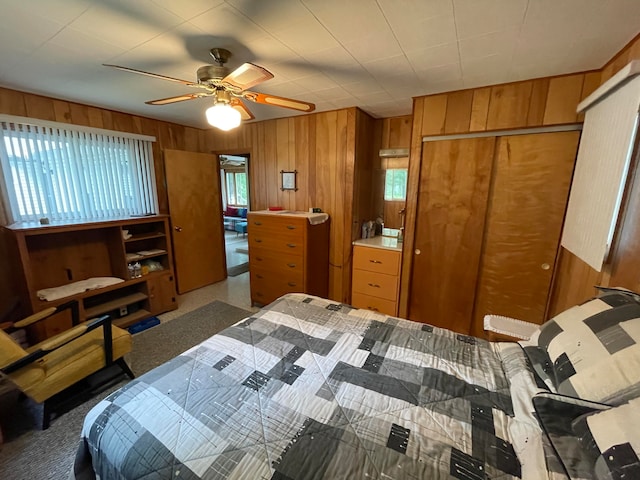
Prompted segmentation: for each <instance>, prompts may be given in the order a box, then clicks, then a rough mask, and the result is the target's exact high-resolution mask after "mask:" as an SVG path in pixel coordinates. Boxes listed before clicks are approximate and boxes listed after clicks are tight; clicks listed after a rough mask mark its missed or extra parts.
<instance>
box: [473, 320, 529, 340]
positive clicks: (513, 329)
mask: <svg viewBox="0 0 640 480" xmlns="http://www.w3.org/2000/svg"><path fill="white" fill-rule="evenodd" d="M538 328H540V325H538V324H536V323H531V322H525V321H524V320H518V319H517V318H511V317H504V316H502V315H485V316H484V329H485V330H487V331H489V332H495V333H501V334H502V335H508V336H510V337H514V338H519V339H521V340H529V339H530V338H531V335H533V334H534V332H535V331H536V330H538Z"/></svg>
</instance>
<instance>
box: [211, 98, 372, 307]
mask: <svg viewBox="0 0 640 480" xmlns="http://www.w3.org/2000/svg"><path fill="white" fill-rule="evenodd" d="M375 122H376V121H375V120H374V119H372V118H371V117H370V116H369V115H367V114H366V113H364V112H362V111H361V110H359V109H357V108H348V109H343V110H336V111H331V112H323V113H317V114H312V115H305V116H299V117H292V118H285V119H277V120H267V121H264V122H257V123H249V124H246V125H243V126H241V127H240V128H237V129H235V130H233V131H231V132H226V133H222V132H217V131H213V130H209V131H207V132H206V134H205V138H206V140H205V143H206V144H207V145H209V146H210V149H211V150H213V151H216V153H249V154H250V155H251V158H250V160H249V175H250V185H251V209H252V210H263V209H266V208H268V207H269V206H274V205H278V206H282V207H284V208H286V209H291V210H308V209H309V208H311V207H319V208H321V209H322V210H323V211H325V212H327V213H328V214H329V215H330V217H331V229H330V249H329V263H330V266H329V297H330V298H332V299H334V300H338V301H342V302H348V301H349V300H350V292H351V242H352V241H353V240H355V239H356V238H358V232H359V224H360V222H361V221H362V220H364V219H368V218H371V215H372V201H371V187H370V185H371V172H372V165H373V161H374V159H375V157H376V156H377V150H376V149H375V146H376V143H375V142H371V138H372V137H373V136H374V132H375V131H376V123H375ZM281 170H297V171H298V174H297V188H298V190H297V191H293V190H286V191H281V190H280V183H281V182H280V171H281Z"/></svg>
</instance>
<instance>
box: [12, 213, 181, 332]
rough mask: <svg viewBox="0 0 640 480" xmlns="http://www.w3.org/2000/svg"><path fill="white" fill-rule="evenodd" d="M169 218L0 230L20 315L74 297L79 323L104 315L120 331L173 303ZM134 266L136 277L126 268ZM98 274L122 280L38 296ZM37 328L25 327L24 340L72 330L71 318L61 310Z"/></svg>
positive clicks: (173, 290) (98, 276)
mask: <svg viewBox="0 0 640 480" xmlns="http://www.w3.org/2000/svg"><path fill="white" fill-rule="evenodd" d="M168 218H169V217H168V216H167V215H153V216H148V217H140V218H127V219H119V220H110V221H104V222H94V223H78V224H49V225H38V224H32V225H26V226H25V225H11V226H8V227H4V232H3V233H5V234H6V235H5V238H6V240H7V241H8V245H7V246H8V248H9V249H10V251H11V252H13V253H14V255H12V257H13V259H14V262H13V265H12V268H13V271H14V272H15V278H16V281H17V283H18V285H19V290H20V292H21V300H22V303H23V305H24V306H25V311H24V314H25V315H28V314H31V313H34V312H38V311H40V310H44V309H46V308H48V307H51V306H56V305H60V304H62V303H65V302H68V301H70V300H77V301H78V305H79V314H80V321H81V322H82V321H85V320H87V319H90V318H94V317H96V316H99V315H103V314H110V315H111V316H112V318H113V319H114V321H113V323H114V324H115V325H118V326H120V327H125V328H126V327H128V326H130V325H132V324H133V323H136V322H137V321H140V320H143V319H145V318H148V317H150V316H152V315H157V314H159V313H162V312H166V311H168V310H173V309H175V308H177V303H176V293H175V282H174V273H173V259H172V252H171V241H170V238H169V237H168V231H169V225H168ZM135 263H138V264H139V265H140V274H141V275H140V276H136V275H132V274H131V273H130V272H131V271H135V270H133V269H130V268H129V265H131V264H135ZM132 276H133V278H132ZM101 277H114V278H117V279H121V280H122V281H120V282H118V283H113V284H111V285H108V286H105V287H103V288H97V289H92V290H87V291H81V292H77V293H73V294H71V295H67V296H64V297H62V298H55V299H53V300H43V299H42V298H40V297H41V296H42V291H43V290H45V289H52V288H57V287H68V286H70V285H73V284H75V283H76V282H78V281H83V280H88V279H94V278H101ZM45 291H46V290H45ZM38 292H41V295H38ZM36 325H37V326H35V327H34V328H32V329H31V330H30V331H29V332H28V334H29V341H30V343H34V342H37V341H41V340H43V339H45V338H48V337H50V336H53V335H55V334H57V333H60V332H61V331H64V330H66V329H68V328H71V326H72V321H71V317H70V315H68V313H67V312H61V313H60V314H59V315H54V316H52V317H50V318H48V319H46V320H44V321H42V322H38V323H37V324H36Z"/></svg>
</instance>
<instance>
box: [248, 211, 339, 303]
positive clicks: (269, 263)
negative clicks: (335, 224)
mask: <svg viewBox="0 0 640 480" xmlns="http://www.w3.org/2000/svg"><path fill="white" fill-rule="evenodd" d="M247 223H248V225H247V227H248V229H247V233H248V234H249V272H250V278H251V302H252V303H253V304H256V305H266V304H268V303H270V302H272V301H274V300H275V299H276V298H278V297H280V296H282V295H284V294H285V293H291V292H302V293H309V294H311V295H317V296H319V297H326V296H327V291H328V284H329V218H328V216H327V215H326V214H312V213H306V212H291V211H284V212H270V211H256V212H249V214H248V216H247Z"/></svg>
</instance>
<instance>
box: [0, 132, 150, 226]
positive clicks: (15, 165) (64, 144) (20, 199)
mask: <svg viewBox="0 0 640 480" xmlns="http://www.w3.org/2000/svg"><path fill="white" fill-rule="evenodd" d="M147 138H148V137H147ZM0 170H1V174H2V178H1V179H0V180H2V181H1V182H0V188H2V193H3V197H4V200H5V202H8V204H9V206H10V209H9V212H8V214H9V216H10V217H11V218H10V221H11V222H31V221H38V220H39V219H41V218H43V217H46V218H48V219H50V220H51V221H73V222H82V221H99V220H106V219H110V218H121V217H126V216H130V215H146V214H152V213H157V211H158V200H157V194H156V187H155V185H156V182H155V176H154V166H153V155H152V150H151V141H150V140H148V139H145V138H140V137H136V136H126V134H125V135H124V136H120V135H118V132H109V131H105V130H97V129H96V130H95V131H94V130H91V129H87V128H78V129H74V128H73V126H70V125H67V124H54V123H52V122H43V124H33V123H31V122H30V123H19V122H12V121H8V120H7V121H1V122H0Z"/></svg>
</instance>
